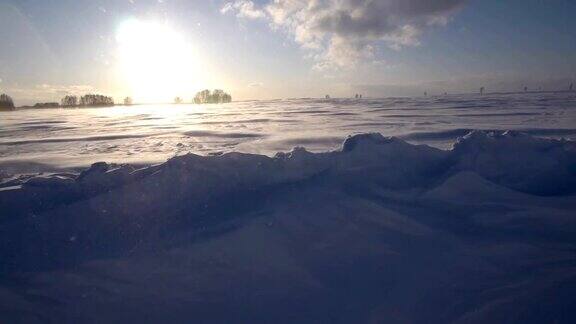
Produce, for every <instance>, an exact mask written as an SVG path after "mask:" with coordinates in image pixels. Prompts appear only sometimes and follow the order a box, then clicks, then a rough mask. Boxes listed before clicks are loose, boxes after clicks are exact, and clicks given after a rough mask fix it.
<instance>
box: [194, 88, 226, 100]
mask: <svg viewBox="0 0 576 324" xmlns="http://www.w3.org/2000/svg"><path fill="white" fill-rule="evenodd" d="M231 101H232V96H231V95H230V94H228V93H226V92H224V90H220V89H216V90H214V91H212V92H210V90H208V89H206V90H202V91H200V92H198V93H197V94H196V96H195V97H194V103H195V104H206V103H210V104H213V103H228V102H231Z"/></svg>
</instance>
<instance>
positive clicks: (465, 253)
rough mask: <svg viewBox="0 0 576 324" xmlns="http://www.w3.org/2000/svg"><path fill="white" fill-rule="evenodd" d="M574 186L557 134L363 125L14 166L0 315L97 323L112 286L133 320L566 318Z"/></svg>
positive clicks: (0, 251) (0, 255) (2, 202)
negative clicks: (219, 145) (147, 156)
mask: <svg viewBox="0 0 576 324" xmlns="http://www.w3.org/2000/svg"><path fill="white" fill-rule="evenodd" d="M574 193H576V144H575V143H574V142H571V141H565V140H551V139H541V138H535V137H532V136H529V135H526V134H521V133H516V132H486V131H474V132H471V133H469V134H468V135H466V136H464V137H462V138H460V139H458V141H457V142H456V143H455V144H454V146H453V148H452V149H451V150H440V149H436V148H432V147H429V146H426V145H412V144H409V143H407V142H405V141H403V140H401V139H399V138H395V137H385V136H382V135H381V134H377V133H371V134H359V135H354V136H350V137H348V138H347V139H346V140H345V141H344V143H343V145H342V148H341V149H340V150H337V151H332V152H325V153H311V152H308V151H307V150H306V149H305V148H301V147H297V148H294V149H293V150H292V151H290V152H284V153H278V154H276V155H275V156H274V157H268V156H263V155H255V154H243V153H226V154H222V155H217V156H199V155H194V154H188V155H183V156H178V157H174V158H172V159H170V160H168V161H167V162H165V163H162V164H158V165H154V166H149V167H144V168H139V167H135V166H133V165H115V164H107V163H104V162H99V163H95V164H93V165H92V166H91V167H90V168H88V169H86V170H84V171H82V172H81V173H78V174H43V175H38V176H33V177H21V178H14V179H10V181H7V182H4V183H3V184H1V185H0V210H1V211H2V213H1V215H0V260H2V262H1V263H0V274H1V275H3V276H6V277H10V276H20V275H22V274H26V276H23V277H20V279H19V281H18V282H17V283H14V284H10V285H8V286H7V285H5V284H3V283H2V282H0V304H1V305H10V306H11V307H14V308H15V309H16V310H15V311H13V312H8V311H6V312H5V311H4V308H2V307H0V317H2V318H7V319H13V321H14V322H18V320H20V319H22V318H21V317H19V314H20V315H21V314H34V316H42V317H41V318H45V319H51V320H54V321H58V320H59V319H62V318H75V319H78V321H82V320H87V319H90V318H95V317H93V316H94V315H95V314H97V315H98V316H99V317H101V318H103V319H106V320H107V321H111V322H115V321H118V320H119V318H118V317H117V316H118V315H117V313H116V312H106V311H102V310H103V309H116V308H110V307H112V305H117V303H118V302H119V300H120V301H121V303H122V306H121V307H124V308H126V309H139V310H142V312H140V311H138V312H127V313H126V314H125V316H126V317H123V318H122V319H123V320H129V321H134V322H138V321H146V320H149V319H150V318H158V319H161V318H166V316H171V317H170V318H172V319H174V320H175V321H184V319H190V318H194V319H196V320H197V321H199V322H233V321H243V322H246V321H247V322H249V321H251V319H252V320H253V319H254V318H258V319H261V320H262V321H265V322H270V321H274V320H275V319H278V318H280V317H279V314H293V318H290V319H288V320H287V321H289V322H310V321H311V322H328V321H332V320H334V319H335V318H338V319H340V320H342V321H344V322H358V321H359V322H362V321H364V319H366V321H368V320H369V319H373V320H374V321H376V322H380V321H382V319H389V318H398V319H401V320H399V322H412V323H418V322H421V323H445V322H458V321H468V322H474V321H476V322H494V321H498V322H515V321H516V322H530V321H533V322H539V321H540V322H542V321H544V322H545V321H546V319H550V318H551V317H549V316H552V315H550V314H561V315H562V316H565V317H564V318H572V319H573V318H575V317H576V315H575V314H574V311H573V309H574V307H571V306H573V305H574V303H573V299H572V302H567V303H568V304H570V305H568V304H563V302H564V301H566V300H569V298H570V296H574V293H575V291H576V289H575V288H574V282H575V281H574V278H576V275H575V274H574V270H573V263H574V262H573V253H572V251H574V249H576V242H575V241H574V237H576V236H575V235H576V219H575V218H574V217H573V211H574V210H575V208H576V196H574ZM535 269H537V271H538V272H537V273H536V270H535ZM535 278H537V279H535ZM18 285H20V286H18ZM15 286H18V287H17V288H14V287H15ZM86 287H90V292H91V293H90V294H87V295H86V296H87V297H86V299H81V298H75V297H74V296H78V294H80V293H84V291H86ZM509 287H514V288H513V289H509ZM18 291H21V292H22V293H21V294H20V293H18ZM31 291H33V292H34V294H36V295H37V296H42V298H35V297H34V296H28V295H26V294H28V293H29V292H31ZM230 291H234V294H230ZM463 292H466V293H463ZM542 296H564V298H558V299H549V300H541V299H542ZM43 300H53V301H52V302H51V304H50V305H54V306H53V307H52V306H51V308H50V309H51V310H50V312H49V313H46V312H43V310H45V307H44V305H40V304H41V301H43ZM158 300H163V301H165V305H166V306H165V307H151V306H152V305H156V304H157V302H158ZM14 301H17V302H14ZM503 301H505V302H503ZM39 303H40V304H39ZM58 305H65V307H64V306H62V307H61V306H58ZM98 305H100V306H98ZM178 305H181V307H180V306H178ZM342 305H347V306H346V307H341V306H342ZM536 306H538V307H536ZM222 309H226V310H227V311H225V312H223V311H222ZM294 309H301V310H303V311H301V312H300V311H298V312H292V311H293V310H294ZM415 309H417V310H418V311H416V312H415V311H414V310H415ZM535 309H537V311H534V310H535ZM78 310H81V311H78ZM31 316H32V315H31ZM91 316H92V317H91ZM554 316H556V315H554ZM526 319H530V321H526Z"/></svg>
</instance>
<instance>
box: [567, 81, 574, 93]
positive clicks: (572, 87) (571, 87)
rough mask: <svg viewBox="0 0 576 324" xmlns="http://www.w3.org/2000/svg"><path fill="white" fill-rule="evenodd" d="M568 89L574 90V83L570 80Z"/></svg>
mask: <svg viewBox="0 0 576 324" xmlns="http://www.w3.org/2000/svg"><path fill="white" fill-rule="evenodd" d="M568 90H570V91H572V90H574V83H572V82H570V87H568Z"/></svg>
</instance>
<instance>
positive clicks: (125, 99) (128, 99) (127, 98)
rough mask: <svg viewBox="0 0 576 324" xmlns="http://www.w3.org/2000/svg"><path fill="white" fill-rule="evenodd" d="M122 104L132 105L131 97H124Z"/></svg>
mask: <svg viewBox="0 0 576 324" xmlns="http://www.w3.org/2000/svg"><path fill="white" fill-rule="evenodd" d="M124 105H126V106H130V105H132V98H131V97H126V98H124Z"/></svg>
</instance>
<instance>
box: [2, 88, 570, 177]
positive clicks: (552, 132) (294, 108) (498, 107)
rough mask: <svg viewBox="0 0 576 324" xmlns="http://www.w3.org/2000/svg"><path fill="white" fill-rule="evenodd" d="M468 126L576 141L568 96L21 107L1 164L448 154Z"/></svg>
mask: <svg viewBox="0 0 576 324" xmlns="http://www.w3.org/2000/svg"><path fill="white" fill-rule="evenodd" d="M470 129H486V130H493V129H500V130H508V129H512V130H523V131H525V132H527V133H529V134H532V135H536V136H549V137H555V138H559V137H566V138H576V93H558V94H536V93H529V94H509V95H485V96H476V95H448V96H441V97H421V98H389V99H378V100H372V99H364V100H355V99H333V100H323V99H322V100H310V99H308V100H307V99H295V100H276V101H250V102H238V103H232V104H226V105H222V106H213V105H208V106H196V105H181V106H175V105H167V106H132V107H114V108H98V109H81V110H74V109H72V110H64V109H47V110H42V111H36V110H23V111H16V112H9V113H2V114H0V166H3V167H4V169H5V170H11V171H14V172H15V173H18V172H22V171H27V170H29V171H34V170H42V169H46V170H53V169H56V168H66V167H75V166H81V167H87V166H89V165H90V164H92V163H94V162H97V161H107V162H121V163H126V162H130V163H150V162H152V163H158V162H164V161H166V160H167V159H168V158H170V157H173V156H174V155H180V154H184V153H187V152H192V153H197V154H202V155H205V154H209V153H219V152H231V151H237V152H248V153H258V154H265V155H269V156H271V155H274V154H275V153H276V152H279V151H290V150H291V149H292V148H293V147H295V146H305V147H306V148H307V149H308V150H310V151H313V152H321V151H328V150H334V149H337V148H338V147H339V146H340V144H341V143H342V141H343V140H344V138H345V137H346V136H348V135H350V134H358V133H367V132H380V133H382V134H385V135H387V136H401V137H402V138H403V139H406V140H408V141H410V142H413V143H426V144H431V145H434V146H437V147H442V148H449V146H450V145H451V144H452V143H453V142H454V141H455V140H456V138H457V137H459V136H464V135H465V134H466V133H467V132H468V131H469V130H470Z"/></svg>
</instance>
